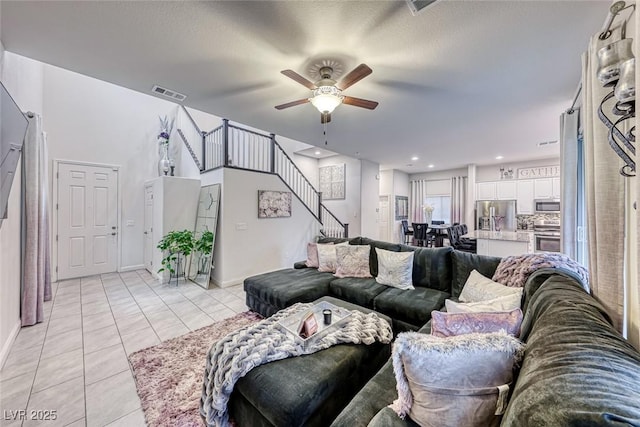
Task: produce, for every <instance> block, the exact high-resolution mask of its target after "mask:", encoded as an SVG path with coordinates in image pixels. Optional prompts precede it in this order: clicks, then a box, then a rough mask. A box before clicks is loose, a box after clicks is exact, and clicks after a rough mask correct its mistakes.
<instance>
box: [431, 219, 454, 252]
mask: <svg viewBox="0 0 640 427" xmlns="http://www.w3.org/2000/svg"><path fill="white" fill-rule="evenodd" d="M449 227H451V224H429V231H431V230H433V231H434V234H435V240H434V242H433V246H435V247H436V248H441V247H443V246H444V238H445V237H447V228H449Z"/></svg>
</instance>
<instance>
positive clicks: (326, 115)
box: [320, 113, 331, 124]
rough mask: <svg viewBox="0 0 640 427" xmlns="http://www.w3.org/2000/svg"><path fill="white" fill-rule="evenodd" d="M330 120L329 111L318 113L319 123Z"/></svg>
mask: <svg viewBox="0 0 640 427" xmlns="http://www.w3.org/2000/svg"><path fill="white" fill-rule="evenodd" d="M330 121H331V113H320V123H323V124H324V123H329V122H330Z"/></svg>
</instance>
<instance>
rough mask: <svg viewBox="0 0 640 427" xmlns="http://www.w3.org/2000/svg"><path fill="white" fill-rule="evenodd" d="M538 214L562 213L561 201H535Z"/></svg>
mask: <svg viewBox="0 0 640 427" xmlns="http://www.w3.org/2000/svg"><path fill="white" fill-rule="evenodd" d="M533 204H534V210H535V211H536V213H560V200H558V199H536V200H534V201H533Z"/></svg>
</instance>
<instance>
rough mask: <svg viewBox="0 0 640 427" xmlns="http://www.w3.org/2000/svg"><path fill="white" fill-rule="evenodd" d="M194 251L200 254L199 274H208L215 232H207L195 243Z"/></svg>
mask: <svg viewBox="0 0 640 427" xmlns="http://www.w3.org/2000/svg"><path fill="white" fill-rule="evenodd" d="M194 249H195V250H196V251H198V252H199V254H200V262H199V263H198V274H205V273H208V269H207V263H208V262H209V257H210V256H211V250H212V249H213V232H211V231H209V230H205V231H204V232H203V233H202V236H200V238H199V239H197V240H196V241H195V244H194Z"/></svg>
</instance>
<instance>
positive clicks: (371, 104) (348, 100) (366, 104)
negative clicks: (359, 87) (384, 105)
mask: <svg viewBox="0 0 640 427" xmlns="http://www.w3.org/2000/svg"><path fill="white" fill-rule="evenodd" d="M342 103H343V104H348V105H353V106H354V107H362V108H366V109H368V110H375V108H376V107H377V106H378V103H377V102H376V101H369V100H368V99H362V98H354V97H353V96H345V97H344V99H343V100H342Z"/></svg>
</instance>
